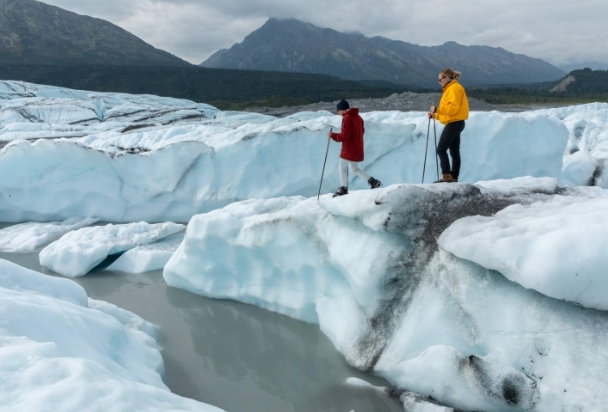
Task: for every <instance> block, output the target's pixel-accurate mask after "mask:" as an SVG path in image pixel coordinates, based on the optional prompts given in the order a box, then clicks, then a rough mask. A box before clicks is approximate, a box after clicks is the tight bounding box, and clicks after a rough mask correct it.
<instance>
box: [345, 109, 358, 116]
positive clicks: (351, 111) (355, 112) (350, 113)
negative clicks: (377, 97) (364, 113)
mask: <svg viewBox="0 0 608 412" xmlns="http://www.w3.org/2000/svg"><path fill="white" fill-rule="evenodd" d="M358 114H359V108H358V107H351V108H350V109H348V111H347V112H346V115H353V116H357V115H358Z"/></svg>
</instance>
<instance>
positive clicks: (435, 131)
mask: <svg viewBox="0 0 608 412" xmlns="http://www.w3.org/2000/svg"><path fill="white" fill-rule="evenodd" d="M433 133H434V134H435V165H436V166H437V180H439V153H437V122H436V121H435V116H433Z"/></svg>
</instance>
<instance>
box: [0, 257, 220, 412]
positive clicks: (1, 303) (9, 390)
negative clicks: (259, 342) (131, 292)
mask: <svg viewBox="0 0 608 412" xmlns="http://www.w3.org/2000/svg"><path fill="white" fill-rule="evenodd" d="M0 318H2V323H1V324H0V381H2V391H0V405H2V408H1V409H2V411H3V412H20V411H33V410H36V411H41V412H55V411H65V412H84V411H91V412H93V411H115V412H131V411H150V412H156V411H158V412H160V411H192V412H194V411H197V412H220V410H219V409H217V408H215V407H212V406H209V405H205V404H203V403H200V402H196V401H194V400H190V399H185V398H182V397H180V396H177V395H174V394H172V393H171V392H170V391H169V390H168V388H167V387H166V386H165V384H164V383H163V380H162V376H163V361H162V357H161V354H160V351H159V348H158V344H157V342H156V334H157V330H156V327H155V326H153V325H152V324H150V323H148V322H146V321H144V320H143V319H141V318H139V317H138V316H136V315H134V314H132V313H130V312H127V311H124V310H122V309H119V308H117V307H116V306H114V305H110V304H108V303H105V302H100V301H95V300H91V299H88V298H87V295H86V293H85V291H84V289H82V288H81V287H80V286H79V285H78V284H76V283H75V282H72V281H70V280H67V279H61V278H55V277H51V276H46V275H43V274H41V273H37V272H34V271H31V270H27V269H24V268H22V267H20V266H17V265H15V264H12V263H10V262H7V261H5V260H0Z"/></svg>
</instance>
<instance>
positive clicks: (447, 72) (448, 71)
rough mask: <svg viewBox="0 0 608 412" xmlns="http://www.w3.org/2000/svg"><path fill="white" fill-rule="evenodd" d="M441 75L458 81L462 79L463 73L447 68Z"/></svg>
mask: <svg viewBox="0 0 608 412" xmlns="http://www.w3.org/2000/svg"><path fill="white" fill-rule="evenodd" d="M439 74H443V75H446V76H448V77H449V78H450V79H452V80H458V79H460V75H461V74H462V73H460V72H457V71H454V70H452V69H450V68H449V67H446V68H445V69H443V70H442V71H441V72H440V73H439Z"/></svg>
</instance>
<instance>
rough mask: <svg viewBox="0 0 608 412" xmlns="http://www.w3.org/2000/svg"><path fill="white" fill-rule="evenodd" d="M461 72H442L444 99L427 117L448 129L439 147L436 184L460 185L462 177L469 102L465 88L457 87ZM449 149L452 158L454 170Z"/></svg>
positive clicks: (442, 135) (448, 70) (444, 131)
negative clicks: (463, 140) (438, 166)
mask: <svg viewBox="0 0 608 412" xmlns="http://www.w3.org/2000/svg"><path fill="white" fill-rule="evenodd" d="M458 79H460V72H456V71H454V70H452V69H450V68H447V69H443V70H442V71H441V73H439V84H441V87H442V88H443V96H442V97H441V101H440V102H439V107H435V106H432V107H431V110H430V111H429V113H428V117H429V119H432V118H433V117H434V118H435V119H437V120H439V121H440V122H441V123H442V124H444V125H445V128H444V129H443V132H442V133H441V138H440V139H439V144H438V145H437V155H438V156H439V160H440V162H441V179H439V180H438V181H436V182H435V183H443V182H446V183H453V182H458V175H459V174H460V133H462V131H463V130H464V121H465V120H467V119H468V118H469V101H468V100H467V94H466V92H465V90H464V87H462V86H461V85H460V83H458ZM448 149H449V150H450V156H452V167H451V169H450V159H449V158H448V153H447V151H448Z"/></svg>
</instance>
